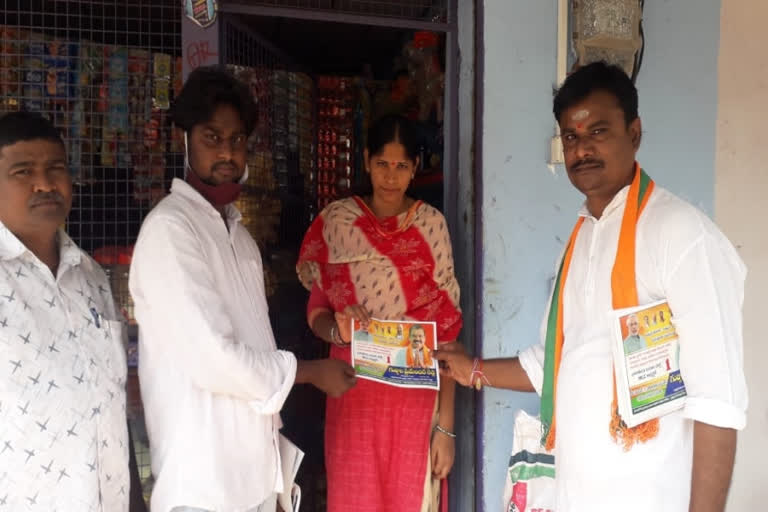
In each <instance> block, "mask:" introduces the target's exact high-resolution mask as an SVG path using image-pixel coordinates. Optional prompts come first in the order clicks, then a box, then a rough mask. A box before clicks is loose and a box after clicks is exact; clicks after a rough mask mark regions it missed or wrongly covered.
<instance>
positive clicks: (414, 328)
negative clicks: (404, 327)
mask: <svg viewBox="0 0 768 512" xmlns="http://www.w3.org/2000/svg"><path fill="white" fill-rule="evenodd" d="M413 331H421V332H423V333H424V336H426V335H427V330H426V329H425V328H424V326H423V325H421V324H413V325H411V326H410V327H409V328H408V339H410V338H411V333H412V332H413Z"/></svg>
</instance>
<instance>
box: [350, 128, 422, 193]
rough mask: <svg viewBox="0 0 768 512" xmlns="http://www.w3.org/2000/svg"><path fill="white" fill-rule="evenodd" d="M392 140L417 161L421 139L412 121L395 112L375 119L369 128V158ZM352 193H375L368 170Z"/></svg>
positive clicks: (367, 146) (367, 144)
mask: <svg viewBox="0 0 768 512" xmlns="http://www.w3.org/2000/svg"><path fill="white" fill-rule="evenodd" d="M390 142H399V143H400V144H402V145H403V148H405V155H406V156H407V157H408V158H409V159H410V160H411V161H412V162H413V163H416V159H417V158H418V156H419V152H420V149H421V139H420V136H419V132H418V130H417V129H416V126H415V125H414V124H413V122H412V121H410V120H409V119H407V118H405V117H403V116H400V115H395V114H392V115H387V116H384V117H381V118H379V119H377V120H376V121H374V122H373V123H372V124H371V126H370V127H369V128H368V138H367V141H366V145H365V146H366V149H367V150H368V158H370V157H372V156H374V155H377V154H378V153H380V152H381V151H382V150H383V149H384V146H386V145H387V144H389V143H390ZM364 166H365V164H364ZM409 189H410V187H409ZM352 193H353V194H355V195H357V196H370V195H371V194H373V184H372V183H371V175H370V174H368V173H367V172H362V173H361V174H360V178H358V183H357V184H356V185H355V186H354V187H352Z"/></svg>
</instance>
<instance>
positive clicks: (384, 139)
mask: <svg viewBox="0 0 768 512" xmlns="http://www.w3.org/2000/svg"><path fill="white" fill-rule="evenodd" d="M390 142H399V143H400V144H402V145H403V148H405V155H406V156H407V157H408V158H409V159H410V160H411V161H412V162H414V163H416V159H417V158H418V157H419V148H420V146H421V140H420V138H419V132H418V130H416V127H415V126H414V125H413V123H412V122H411V121H410V120H408V119H406V118H405V117H403V116H398V115H388V116H384V117H382V118H381V119H379V120H377V121H375V122H374V123H373V124H372V125H371V127H370V129H369V130H368V141H367V144H366V146H367V149H368V156H369V157H371V156H373V155H377V154H379V153H380V152H381V151H382V149H384V146H386V145H387V144H389V143H390Z"/></svg>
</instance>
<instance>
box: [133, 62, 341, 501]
mask: <svg viewBox="0 0 768 512" xmlns="http://www.w3.org/2000/svg"><path fill="white" fill-rule="evenodd" d="M173 118H174V122H175V123H176V125H177V126H179V127H181V128H182V129H184V130H185V131H186V133H187V137H186V138H187V140H188V141H189V146H188V147H189V157H188V162H187V167H188V168H187V177H186V178H187V179H186V181H185V180H181V179H175V180H174V181H173V185H172V187H171V194H170V196H168V197H166V198H165V199H163V200H162V201H161V202H160V203H159V204H158V205H157V206H156V207H155V208H154V209H153V210H152V212H151V213H150V214H149V216H148V217H147V219H146V220H145V221H144V224H143V225H142V228H141V232H140V234H139V238H138V240H137V242H136V246H135V250H134V255H133V261H132V264H131V273H130V282H129V285H130V290H131V294H132V296H133V298H134V301H135V312H136V319H137V320H138V323H139V329H140V336H139V379H140V382H141V394H142V400H143V402H144V409H145V416H146V423H147V431H148V434H149V440H150V449H151V451H152V473H153V474H154V475H155V478H156V483H155V487H154V489H153V492H152V507H151V508H152V511H153V512H169V511H171V510H173V511H174V512H180V511H191V510H203V511H215V512H246V511H258V512H274V510H275V508H276V501H275V500H276V495H277V494H278V493H281V492H282V491H283V490H284V489H285V487H286V484H287V483H286V482H284V481H283V477H282V468H281V460H280V454H279V451H278V440H279V438H278V430H279V428H280V427H281V423H280V416H279V412H280V409H281V408H282V406H283V403H284V402H285V399H286V397H287V396H288V393H289V392H290V390H291V388H292V387H293V385H294V383H302V382H309V383H312V384H314V385H316V386H317V387H319V388H320V389H321V390H323V391H325V392H327V393H329V394H332V395H335V396H338V395H340V394H341V393H343V392H344V391H346V390H347V389H348V388H349V387H351V386H352V385H354V370H353V369H352V368H351V367H350V366H349V365H348V364H346V363H342V362H340V361H337V360H333V359H324V360H318V361H298V360H297V359H296V357H295V356H294V355H293V354H292V353H290V352H286V351H282V350H277V347H276V343H275V339H274V336H273V333H272V328H271V325H270V321H269V315H268V308H267V301H266V295H265V292H264V275H263V269H262V262H261V254H260V253H259V248H258V246H257V245H256V242H255V241H254V240H253V238H252V237H251V236H250V234H249V233H248V231H247V230H246V229H245V227H243V225H242V224H241V222H240V220H241V215H240V213H239V212H238V211H237V209H236V208H235V207H234V206H233V205H232V204H231V203H232V201H234V199H235V198H236V197H237V194H238V193H239V188H240V185H239V183H242V182H244V181H246V179H247V169H246V166H245V160H246V153H247V151H246V148H247V145H246V139H247V137H248V134H249V133H250V132H251V131H252V130H253V127H254V125H255V105H253V99H252V98H251V97H250V93H249V91H248V88H247V87H246V86H245V85H244V84H242V83H240V82H238V81H236V80H235V79H234V78H233V77H232V76H231V75H229V74H228V73H226V72H224V71H222V70H220V69H216V68H198V69H196V70H195V71H193V72H192V73H191V74H190V76H189V78H188V79H187V82H186V84H185V86H184V88H183V89H182V91H181V94H180V95H179V97H177V98H176V103H175V105H174V110H173Z"/></svg>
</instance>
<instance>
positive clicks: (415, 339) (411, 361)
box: [405, 324, 432, 368]
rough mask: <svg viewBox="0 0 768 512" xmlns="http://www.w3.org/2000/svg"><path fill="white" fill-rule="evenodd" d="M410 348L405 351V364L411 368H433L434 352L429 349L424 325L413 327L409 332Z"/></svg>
mask: <svg viewBox="0 0 768 512" xmlns="http://www.w3.org/2000/svg"><path fill="white" fill-rule="evenodd" d="M408 340H409V343H408V347H407V348H406V349H405V364H406V366H408V367H409V368H431V367H432V353H431V352H432V351H431V350H429V347H427V344H426V341H427V333H426V332H425V331H424V326H422V325H418V324H416V325H412V326H411V328H410V329H409V330H408Z"/></svg>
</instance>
